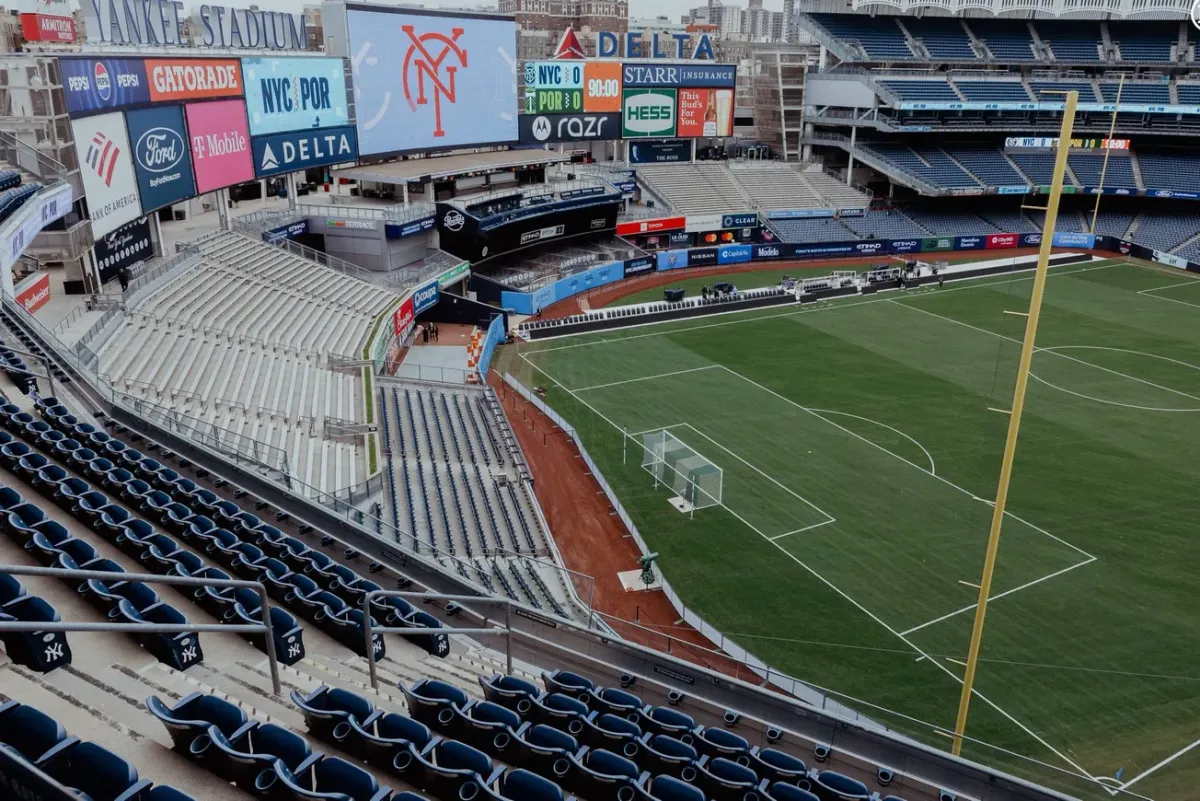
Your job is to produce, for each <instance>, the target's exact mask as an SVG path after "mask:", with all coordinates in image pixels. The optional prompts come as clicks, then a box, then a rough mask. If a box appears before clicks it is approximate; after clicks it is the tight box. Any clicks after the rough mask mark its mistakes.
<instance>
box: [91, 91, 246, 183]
mask: <svg viewBox="0 0 1200 801" xmlns="http://www.w3.org/2000/svg"><path fill="white" fill-rule="evenodd" d="M184 108H185V109H186V111H187V123H188V132H189V133H190V134H191V145H192V163H193V165H194V166H195V172H196V191H197V192H199V193H200V194H204V193H205V192H212V191H213V190H215V189H221V188H223V187H226V186H233V185H234V184H240V183H244V182H245V181H252V180H254V162H253V161H252V160H251V156H250V131H249V130H247V127H246V104H245V102H244V101H241V100H218V101H216V102H213V103H189V104H188V105H187V106H185V107H184ZM88 194H91V192H90V191H89V193H88Z"/></svg>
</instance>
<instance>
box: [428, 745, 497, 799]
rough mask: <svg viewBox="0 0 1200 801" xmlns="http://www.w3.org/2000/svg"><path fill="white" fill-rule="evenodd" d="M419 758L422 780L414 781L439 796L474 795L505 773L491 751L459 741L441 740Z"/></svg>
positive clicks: (466, 796) (467, 797) (459, 796)
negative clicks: (483, 750) (490, 753)
mask: <svg viewBox="0 0 1200 801" xmlns="http://www.w3.org/2000/svg"><path fill="white" fill-rule="evenodd" d="M415 759H416V761H417V767H418V769H419V773H420V776H421V781H420V782H414V783H415V784H418V785H419V786H421V787H424V788H425V789H426V790H428V791H429V792H430V794H432V795H434V796H436V797H437V798H459V799H469V798H473V797H474V796H475V795H476V794H478V792H479V788H480V787H481V786H482V785H485V784H491V783H492V782H493V781H495V780H496V778H497V777H498V776H499V775H500V774H501V773H503V772H504V768H503V767H502V766H497V765H493V764H492V760H491V758H490V757H489V756H488V755H487V754H485V753H483V752H482V751H479V750H477V749H475V748H472V747H471V746H469V745H467V744H466V743H460V742H458V741H457V740H439V741H438V742H436V743H434V745H433V747H432V748H429V749H427V750H426V751H425V752H424V753H420V754H416V755H415Z"/></svg>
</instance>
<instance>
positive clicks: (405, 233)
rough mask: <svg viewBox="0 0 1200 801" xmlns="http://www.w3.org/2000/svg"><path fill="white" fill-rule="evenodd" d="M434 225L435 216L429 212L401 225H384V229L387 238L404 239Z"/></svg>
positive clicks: (423, 231) (435, 221) (421, 232)
mask: <svg viewBox="0 0 1200 801" xmlns="http://www.w3.org/2000/svg"><path fill="white" fill-rule="evenodd" d="M435 225H437V216H436V215H433V214H430V215H429V216H428V217H422V218H421V219H419V220H412V221H410V222H406V223H404V224H403V225H390V224H389V225H385V226H384V230H385V233H386V235H387V238H388V239H404V238H405V237H409V236H416V235H417V234H423V233H425V232H426V231H429V230H432V229H433V227H434V226H435Z"/></svg>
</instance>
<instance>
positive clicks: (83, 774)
mask: <svg viewBox="0 0 1200 801" xmlns="http://www.w3.org/2000/svg"><path fill="white" fill-rule="evenodd" d="M39 767H40V768H41V769H42V771H43V772H45V773H46V774H47V775H49V776H50V777H51V778H52V779H55V780H57V781H58V782H59V783H61V784H63V785H65V786H67V787H69V788H72V789H74V790H78V791H80V792H83V793H86V794H87V796H88V797H89V798H90V799H91V801H143V799H144V798H145V796H146V793H147V792H148V791H149V790H150V780H149V779H140V780H139V779H138V772H137V769H136V768H134V767H133V765H130V764H129V763H128V762H126V761H125V760H123V759H121V758H120V757H119V756H117V755H116V754H114V753H112V752H111V751H109V750H107V749H105V748H101V747H100V746H98V745H96V744H95V743H87V742H85V743H76V744H75V745H74V746H73V747H71V748H67V749H65V750H63V751H60V752H59V753H57V754H55V756H54V758H53V759H49V760H47V761H46V762H44V763H43V764H41V765H39Z"/></svg>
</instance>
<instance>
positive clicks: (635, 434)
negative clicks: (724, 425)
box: [542, 370, 690, 437]
mask: <svg viewBox="0 0 1200 801" xmlns="http://www.w3.org/2000/svg"><path fill="white" fill-rule="evenodd" d="M542 372H543V373H544V372H546V371H545V370H543V371H542ZM687 425H688V424H687V423H671V425H669V426H658V427H657V428H647V429H646V430H645V431H634V432H632V433H630V435H629V436H631V437H640V436H641V435H642V434H649V433H650V432H651V431H666V430H668V429H671V428H682V427H684V426H687ZM688 427H689V428H690V426H688Z"/></svg>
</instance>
